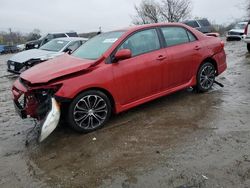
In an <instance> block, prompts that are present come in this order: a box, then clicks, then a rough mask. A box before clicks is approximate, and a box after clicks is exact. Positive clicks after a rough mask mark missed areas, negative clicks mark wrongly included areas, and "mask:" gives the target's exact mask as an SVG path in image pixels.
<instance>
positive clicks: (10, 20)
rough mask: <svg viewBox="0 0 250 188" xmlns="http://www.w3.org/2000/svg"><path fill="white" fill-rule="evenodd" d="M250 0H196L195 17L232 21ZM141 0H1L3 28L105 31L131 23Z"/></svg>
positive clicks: (194, 1) (0, 8) (27, 30)
mask: <svg viewBox="0 0 250 188" xmlns="http://www.w3.org/2000/svg"><path fill="white" fill-rule="evenodd" d="M245 1H246V0H192V2H193V5H192V7H193V11H192V15H193V16H198V17H207V18H209V19H210V20H212V21H215V22H216V23H229V22H230V21H232V20H234V19H235V18H241V17H243V15H244V14H245V12H244V10H243V7H244V3H243V2H245ZM140 2H141V0H71V1H70V0H0V30H5V31H6V30H7V29H8V28H12V30H14V31H22V32H30V31H32V30H33V29H34V28H38V29H40V30H41V31H42V32H43V33H46V32H53V31H69V30H74V31H77V32H89V31H96V30H98V27H99V26H101V27H102V29H103V30H104V31H107V30H112V29H117V28H120V27H126V26H128V25H131V16H132V15H134V14H135V11H134V4H139V3H140ZM240 6H241V7H240Z"/></svg>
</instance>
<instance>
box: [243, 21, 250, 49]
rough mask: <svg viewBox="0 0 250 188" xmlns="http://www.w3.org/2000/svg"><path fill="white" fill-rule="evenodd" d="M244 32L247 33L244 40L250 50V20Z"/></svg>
mask: <svg viewBox="0 0 250 188" xmlns="http://www.w3.org/2000/svg"><path fill="white" fill-rule="evenodd" d="M244 34H245V39H244V41H245V42H246V43H247V50H248V52H250V21H249V22H248V23H247V25H246V28H245V32H244Z"/></svg>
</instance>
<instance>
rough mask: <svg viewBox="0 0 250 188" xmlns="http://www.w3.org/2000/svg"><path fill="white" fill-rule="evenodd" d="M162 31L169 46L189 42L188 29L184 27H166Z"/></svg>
mask: <svg viewBox="0 0 250 188" xmlns="http://www.w3.org/2000/svg"><path fill="white" fill-rule="evenodd" d="M162 33H163V36H164V38H165V41H166V43H167V46H175V45H178V44H184V43H187V42H189V37H188V35H187V32H186V29H184V28H182V27H164V28H162Z"/></svg>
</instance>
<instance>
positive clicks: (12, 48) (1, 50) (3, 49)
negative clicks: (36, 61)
mask: <svg viewBox="0 0 250 188" xmlns="http://www.w3.org/2000/svg"><path fill="white" fill-rule="evenodd" d="M16 52H19V49H18V48H17V46H16V45H0V54H8V53H16Z"/></svg>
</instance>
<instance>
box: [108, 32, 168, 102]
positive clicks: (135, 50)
mask: <svg viewBox="0 0 250 188" xmlns="http://www.w3.org/2000/svg"><path fill="white" fill-rule="evenodd" d="M120 49H130V50H131V52H132V57H131V58H129V59H126V60H122V61H119V62H118V63H114V64H113V73H114V78H115V84H116V88H117V93H118V96H119V101H120V102H121V105H124V104H128V103H130V102H133V101H136V100H138V99H141V98H144V97H147V96H150V95H152V94H154V93H158V92H159V91H161V89H162V62H163V61H162V60H163V59H164V57H166V55H165V50H164V49H161V45H160V41H159V38H158V33H157V31H156V29H147V30H143V31H139V32H137V33H135V34H133V35H131V36H130V37H129V38H128V39H126V40H125V41H124V42H123V43H122V44H121V46H120V47H119V49H118V50H120Z"/></svg>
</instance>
